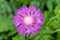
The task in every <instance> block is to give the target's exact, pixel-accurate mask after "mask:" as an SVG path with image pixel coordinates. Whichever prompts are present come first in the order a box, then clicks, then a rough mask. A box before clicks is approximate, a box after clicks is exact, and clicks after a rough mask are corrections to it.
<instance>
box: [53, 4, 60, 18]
mask: <svg viewBox="0 0 60 40" xmlns="http://www.w3.org/2000/svg"><path fill="white" fill-rule="evenodd" d="M54 13H55V15H56V16H58V17H59V18H60V4H59V5H57V6H56V7H55V10H54Z"/></svg>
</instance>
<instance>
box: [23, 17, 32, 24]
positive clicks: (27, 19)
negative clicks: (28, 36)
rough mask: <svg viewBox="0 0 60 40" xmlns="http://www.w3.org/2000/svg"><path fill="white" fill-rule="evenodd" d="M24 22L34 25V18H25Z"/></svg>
mask: <svg viewBox="0 0 60 40" xmlns="http://www.w3.org/2000/svg"><path fill="white" fill-rule="evenodd" d="M24 22H25V23H26V24H32V22H33V18H32V17H30V16H27V17H25V18H24Z"/></svg>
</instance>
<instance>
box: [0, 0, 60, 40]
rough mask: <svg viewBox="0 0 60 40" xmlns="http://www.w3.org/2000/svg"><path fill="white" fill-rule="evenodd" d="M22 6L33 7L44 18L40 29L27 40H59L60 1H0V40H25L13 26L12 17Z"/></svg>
mask: <svg viewBox="0 0 60 40" xmlns="http://www.w3.org/2000/svg"><path fill="white" fill-rule="evenodd" d="M23 5H25V6H30V5H35V6H36V7H37V8H40V9H41V10H42V12H43V15H44V17H45V19H44V25H43V27H42V29H41V30H39V33H38V34H36V35H32V36H29V37H28V39H29V40H60V0H47V1H46V0H0V40H25V36H23V35H20V34H18V32H17V30H16V28H15V26H14V24H13V15H14V14H15V12H16V10H17V9H18V8H20V7H22V6H23ZM55 33H56V34H55Z"/></svg>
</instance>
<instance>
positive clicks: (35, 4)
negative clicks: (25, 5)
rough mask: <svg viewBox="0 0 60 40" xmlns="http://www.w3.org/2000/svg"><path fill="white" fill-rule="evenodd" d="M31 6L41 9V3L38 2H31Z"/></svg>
mask: <svg viewBox="0 0 60 40" xmlns="http://www.w3.org/2000/svg"><path fill="white" fill-rule="evenodd" d="M30 5H34V6H36V7H39V6H40V3H39V2H38V1H31V2H30Z"/></svg>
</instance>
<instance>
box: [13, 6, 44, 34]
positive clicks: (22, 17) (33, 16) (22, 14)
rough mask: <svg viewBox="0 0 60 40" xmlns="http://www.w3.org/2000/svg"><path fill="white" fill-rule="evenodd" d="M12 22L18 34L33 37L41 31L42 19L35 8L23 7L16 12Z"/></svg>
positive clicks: (40, 13)
mask: <svg viewBox="0 0 60 40" xmlns="http://www.w3.org/2000/svg"><path fill="white" fill-rule="evenodd" d="M13 22H14V25H15V26H16V28H17V30H18V33H19V34H22V35H33V34H36V33H38V31H39V29H41V27H42V25H43V23H44V17H43V14H42V12H41V10H39V9H37V8H36V7H35V6H29V7H26V6H23V7H21V8H19V9H18V10H17V11H16V14H15V16H14V19H13Z"/></svg>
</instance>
